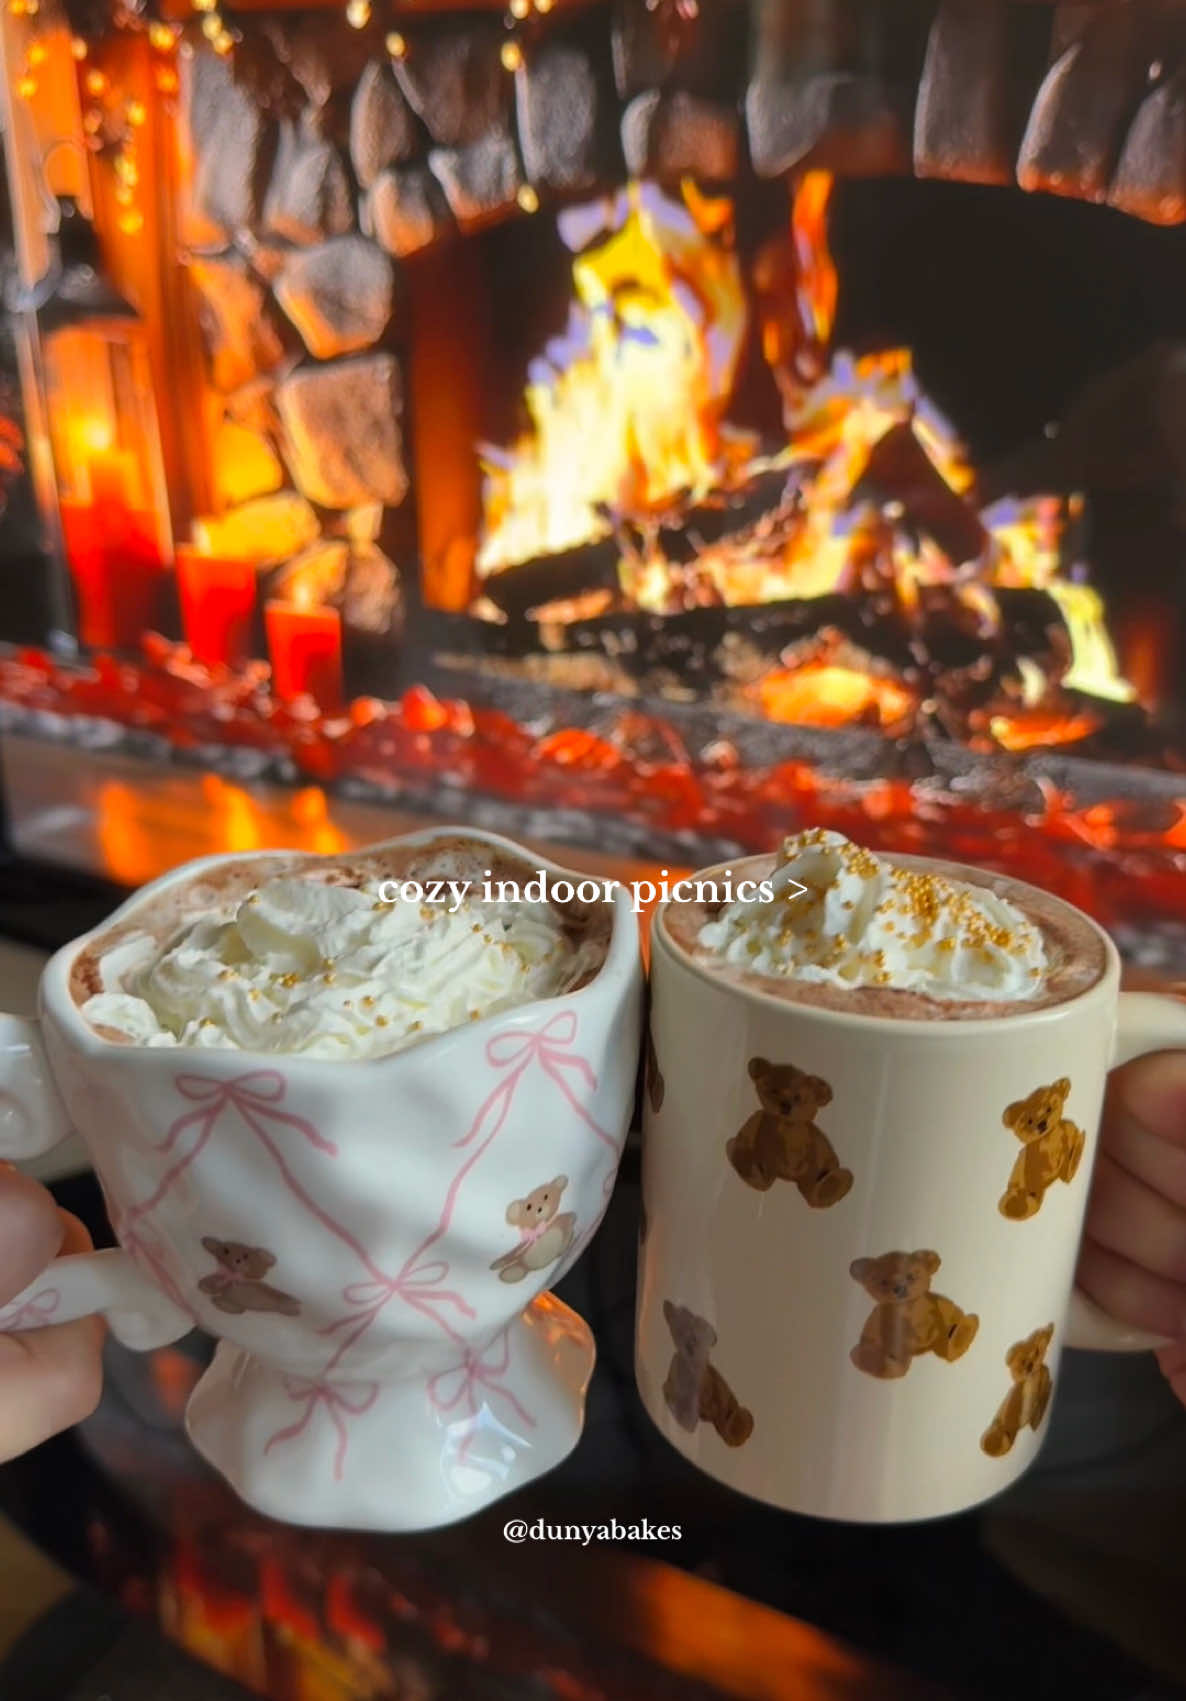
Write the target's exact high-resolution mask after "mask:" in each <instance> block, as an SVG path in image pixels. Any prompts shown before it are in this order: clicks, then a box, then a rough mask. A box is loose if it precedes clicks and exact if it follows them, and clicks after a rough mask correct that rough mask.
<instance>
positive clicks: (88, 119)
mask: <svg viewBox="0 0 1186 1701" xmlns="http://www.w3.org/2000/svg"><path fill="white" fill-rule="evenodd" d="M82 127H83V129H84V130H85V131H86V133H87V135H88V136H97V135H98V133H99V131H100V130H101V129H102V128H103V114H102V113H101V112H97V111H96V110H95V108H94V107H93V106H92V107H89V108H88V109H87V111H86V112H84V113H83V115H82Z"/></svg>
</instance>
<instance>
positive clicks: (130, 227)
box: [119, 207, 144, 236]
mask: <svg viewBox="0 0 1186 1701" xmlns="http://www.w3.org/2000/svg"><path fill="white" fill-rule="evenodd" d="M119 228H120V230H121V231H122V232H123V234H124V235H125V236H136V235H138V234H139V233H140V231H142V230H143V229H144V214H143V213H142V212H141V211H140V209H139V208H138V207H129V208H128V211H127V212H126V213H121V214H120V216H119Z"/></svg>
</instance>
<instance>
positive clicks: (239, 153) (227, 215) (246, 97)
mask: <svg viewBox="0 0 1186 1701" xmlns="http://www.w3.org/2000/svg"><path fill="white" fill-rule="evenodd" d="M180 77H181V137H182V147H183V150H184V153H185V155H186V156H187V160H188V167H189V169H188V171H187V172H186V181H187V183H188V190H187V192H186V194H185V197H184V202H183V206H182V210H181V240H182V243H183V244H184V245H185V246H186V247H187V248H191V249H196V250H201V249H219V248H225V247H226V245H227V244H228V243H229V242H230V241H231V239H232V238H233V237H234V236H236V235H237V234H238V233H239V232H240V231H241V230H247V229H250V228H251V227H252V226H253V225H255V224H256V223H257V221H258V219H259V216H260V206H261V202H262V198H263V193H264V187H265V185H266V184H267V181H268V173H269V170H270V169H271V164H272V156H273V154H274V152H275V146H276V132H275V126H274V125H272V124H271V123H269V122H268V120H267V119H266V118H265V117H264V115H263V113H262V112H260V110H259V109H258V107H257V106H256V104H255V102H254V101H253V100H252V98H251V96H250V94H248V93H247V91H246V90H245V89H241V88H238V87H236V84H235V81H234V78H233V76H232V74H231V70H230V67H229V66H228V65H227V63H226V61H225V60H223V59H221V58H219V56H218V55H217V54H216V53H211V52H208V51H203V50H199V51H196V52H191V53H188V54H183V55H182V56H181V61H180Z"/></svg>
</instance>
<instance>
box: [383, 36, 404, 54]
mask: <svg viewBox="0 0 1186 1701" xmlns="http://www.w3.org/2000/svg"><path fill="white" fill-rule="evenodd" d="M383 45H384V46H385V47H386V49H387V51H388V53H389V54H390V55H391V57H392V58H393V59H406V58H407V56H408V44H407V42H406V41H405V40H404V38H403V36H402V35H401V34H400V33H399V31H398V30H392V31H391V32H390V33H389V35H388V36H387V38H386V40H385V41H384V44H383Z"/></svg>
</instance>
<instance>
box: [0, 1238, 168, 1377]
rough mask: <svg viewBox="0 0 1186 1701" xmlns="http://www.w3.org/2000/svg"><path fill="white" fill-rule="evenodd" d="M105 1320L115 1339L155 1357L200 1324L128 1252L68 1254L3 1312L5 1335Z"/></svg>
mask: <svg viewBox="0 0 1186 1701" xmlns="http://www.w3.org/2000/svg"><path fill="white" fill-rule="evenodd" d="M94 1316H101V1317H103V1318H105V1319H106V1321H107V1325H108V1327H109V1328H110V1330H111V1333H112V1334H113V1335H114V1336H115V1338H116V1340H117V1341H119V1342H120V1344H121V1345H122V1346H125V1347H130V1348H131V1349H132V1351H133V1352H152V1351H153V1350H154V1349H155V1348H157V1347H167V1346H168V1345H169V1344H170V1342H172V1341H179V1340H180V1339H181V1337H182V1336H183V1335H188V1334H189V1332H190V1330H191V1329H193V1328H194V1327H195V1326H196V1325H195V1322H194V1319H193V1317H191V1316H190V1314H189V1312H188V1311H185V1310H183V1309H182V1307H181V1306H180V1305H177V1304H176V1303H175V1302H174V1301H173V1300H171V1299H170V1298H169V1297H168V1296H167V1295H166V1294H163V1293H162V1292H161V1290H160V1289H159V1288H158V1287H157V1285H156V1283H155V1282H153V1281H151V1280H150V1279H149V1277H147V1276H145V1275H143V1274H142V1272H141V1271H140V1270H139V1269H138V1268H137V1266H136V1265H135V1264H134V1263H133V1262H132V1260H131V1258H129V1256H128V1254H127V1253H126V1252H122V1251H120V1250H119V1249H118V1248H114V1249H112V1250H111V1251H104V1252H76V1253H69V1254H68V1255H67V1256H66V1257H64V1258H55V1259H54V1261H53V1263H52V1264H49V1265H47V1266H46V1268H45V1269H44V1270H43V1271H42V1272H41V1274H40V1275H39V1276H38V1277H37V1279H36V1280H35V1281H33V1282H30V1283H29V1286H28V1287H27V1288H25V1289H24V1291H23V1292H22V1293H19V1294H17V1296H16V1298H15V1299H12V1300H9V1302H8V1303H7V1304H6V1305H4V1306H2V1307H0V1335H20V1334H24V1333H25V1332H26V1331H28V1330H30V1329H47V1328H50V1327H52V1326H53V1325H54V1324H57V1323H73V1322H75V1320H76V1319H77V1318H79V1317H94Z"/></svg>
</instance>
